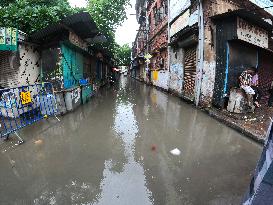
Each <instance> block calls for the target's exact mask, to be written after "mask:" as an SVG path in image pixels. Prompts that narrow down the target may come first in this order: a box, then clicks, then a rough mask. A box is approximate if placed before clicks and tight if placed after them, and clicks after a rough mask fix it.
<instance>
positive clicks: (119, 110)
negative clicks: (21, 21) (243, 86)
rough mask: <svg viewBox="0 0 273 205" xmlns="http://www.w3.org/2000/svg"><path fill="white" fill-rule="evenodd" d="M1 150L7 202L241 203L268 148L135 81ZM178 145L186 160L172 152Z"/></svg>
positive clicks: (1, 191) (1, 193)
mask: <svg viewBox="0 0 273 205" xmlns="http://www.w3.org/2000/svg"><path fill="white" fill-rule="evenodd" d="M20 134H21V136H22V137H24V139H25V140H26V142H25V143H24V144H22V145H20V146H14V144H15V143H16V138H15V137H12V139H11V140H10V141H8V142H1V145H0V151H1V154H0V163H1V169H0V181H1V183H0V204H3V205H21V204H24V205H25V204H35V205H38V204H50V205H53V204H61V205H62V204H64V205H69V204H82V205H89V204H90V205H180V204H181V205H184V204H185V205H201V204H202V205H206V204H208V205H226V204H227V205H229V204H235V205H236V204H240V202H241V200H242V196H243V194H244V193H245V191H246V190H247V187H248V185H249V182H250V178H251V173H252V172H253V170H254V168H255V166H256V162H257V160H258V158H259V156H260V152H261V146H260V145H257V144H256V143H255V142H252V141H250V140H248V139H247V138H245V137H244V136H243V135H240V134H239V133H237V132H236V131H234V130H232V129H230V128H228V127H226V126H225V125H223V124H221V123H219V122H218V121H216V120H214V119H212V118H210V117H209V116H208V115H206V114H205V113H203V112H202V111H199V110H197V109H195V108H194V107H192V105H189V104H186V103H184V102H183V101H181V100H180V99H179V98H177V97H173V96H171V95H168V94H165V93H163V92H161V91H158V90H156V89H155V88H152V87H150V86H146V85H144V84H142V83H140V82H137V81H135V80H132V79H129V78H128V79H127V78H122V79H121V81H120V83H119V85H117V86H116V87H112V88H110V89H106V88H104V89H103V90H102V91H101V92H100V93H98V94H97V96H96V97H94V98H93V99H92V101H91V102H89V103H88V104H86V105H84V106H81V107H79V108H78V109H77V110H76V111H74V112H72V113H69V114H68V115H66V116H63V117H61V122H57V121H56V120H55V119H54V118H52V119H50V120H48V121H43V122H39V123H37V124H34V125H32V126H30V127H28V128H26V129H23V130H22V131H21V132H20ZM175 148H178V149H179V150H180V151H181V154H180V155H179V156H174V155H172V154H171V153H170V151H171V150H173V149H175Z"/></svg>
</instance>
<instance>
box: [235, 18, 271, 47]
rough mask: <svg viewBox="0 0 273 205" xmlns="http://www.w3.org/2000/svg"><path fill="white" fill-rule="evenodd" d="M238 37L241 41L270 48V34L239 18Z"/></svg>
mask: <svg viewBox="0 0 273 205" xmlns="http://www.w3.org/2000/svg"><path fill="white" fill-rule="evenodd" d="M237 36H238V39H240V40H243V41H246V42H248V43H251V44H253V45H256V46H259V47H262V48H268V32H267V31H266V30H264V29H262V28H260V27H258V26H256V25H253V24H251V23H249V22H247V21H245V20H243V19H241V18H239V17H238V19H237Z"/></svg>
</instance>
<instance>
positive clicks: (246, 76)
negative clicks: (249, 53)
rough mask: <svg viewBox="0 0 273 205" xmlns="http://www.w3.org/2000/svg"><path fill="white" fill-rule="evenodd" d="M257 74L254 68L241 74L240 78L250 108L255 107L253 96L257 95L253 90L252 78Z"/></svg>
mask: <svg viewBox="0 0 273 205" xmlns="http://www.w3.org/2000/svg"><path fill="white" fill-rule="evenodd" d="M254 74H255V70H253V69H252V68H250V69H247V70H245V71H244V72H242V73H241V75H240V77H239V84H240V88H242V89H243V90H244V91H245V93H246V96H247V105H248V107H249V108H252V106H253V101H252V99H253V96H254V95H255V91H254V90H253V89H252V88H251V85H252V77H253V76H254Z"/></svg>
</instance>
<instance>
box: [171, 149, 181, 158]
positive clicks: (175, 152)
mask: <svg viewBox="0 0 273 205" xmlns="http://www.w3.org/2000/svg"><path fill="white" fill-rule="evenodd" d="M170 153H171V154H172V155H175V156H178V155H180V154H181V151H180V150H179V149H177V148H175V149H173V150H171V151H170Z"/></svg>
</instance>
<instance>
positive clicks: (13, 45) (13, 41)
mask: <svg viewBox="0 0 273 205" xmlns="http://www.w3.org/2000/svg"><path fill="white" fill-rule="evenodd" d="M17 42H18V30H17V29H16V28H4V27H0V50H2V51H3V50H8V51H16V50H17Z"/></svg>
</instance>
